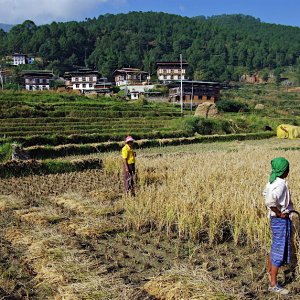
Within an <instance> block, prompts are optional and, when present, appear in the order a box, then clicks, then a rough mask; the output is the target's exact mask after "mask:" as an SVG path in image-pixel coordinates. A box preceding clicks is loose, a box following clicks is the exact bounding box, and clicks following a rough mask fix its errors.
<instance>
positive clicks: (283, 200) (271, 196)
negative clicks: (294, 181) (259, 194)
mask: <svg viewBox="0 0 300 300" xmlns="http://www.w3.org/2000/svg"><path fill="white" fill-rule="evenodd" d="M263 195H264V197H265V204H266V206H267V208H268V217H269V218H270V217H275V216H276V213H275V212H273V211H272V210H271V209H270V207H277V208H278V209H279V210H280V211H281V212H282V213H289V212H290V211H291V210H293V209H294V205H293V202H292V200H291V194H290V191H289V188H288V184H287V182H286V180H285V179H282V178H280V177H277V178H276V179H275V181H273V182H272V183H270V182H268V183H267V185H266V188H265V190H264V192H263Z"/></svg>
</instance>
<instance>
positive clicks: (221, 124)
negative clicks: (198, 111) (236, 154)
mask: <svg viewBox="0 0 300 300" xmlns="http://www.w3.org/2000/svg"><path fill="white" fill-rule="evenodd" d="M234 127H235V124H234V123H233V122H232V121H227V120H220V119H206V118H201V117H192V118H187V119H185V120H184V124H183V130H185V131H187V132H190V133H191V132H192V133H199V134H203V135H209V134H224V133H225V134H228V133H234V132H235V130H234Z"/></svg>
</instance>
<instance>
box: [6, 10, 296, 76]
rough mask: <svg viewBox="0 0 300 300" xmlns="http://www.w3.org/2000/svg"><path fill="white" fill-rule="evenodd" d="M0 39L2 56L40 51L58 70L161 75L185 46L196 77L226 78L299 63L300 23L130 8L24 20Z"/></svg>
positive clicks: (45, 62)
mask: <svg viewBox="0 0 300 300" xmlns="http://www.w3.org/2000/svg"><path fill="white" fill-rule="evenodd" d="M0 43H1V45H3V46H2V47H1V49H0V56H1V55H2V56H4V55H7V54H11V53H13V52H24V53H30V54H32V55H38V56H41V57H42V58H43V59H44V65H43V66H41V67H45V68H48V69H52V68H53V69H54V70H56V71H57V72H59V73H63V71H64V70H66V69H70V68H72V67H73V66H74V65H84V64H85V62H86V63H87V64H88V65H89V66H90V67H95V68H97V69H98V70H99V71H100V72H101V73H102V74H103V75H105V76H108V77H110V76H111V75H112V72H113V71H114V70H115V69H116V68H118V67H124V66H135V67H140V68H143V69H144V70H146V71H150V72H151V73H152V74H155V67H156V66H155V63H156V61H159V60H178V59H179V54H180V53H182V54H183V57H184V59H186V60H187V61H188V63H189V70H188V73H189V76H190V77H193V78H195V79H200V80H221V81H225V80H238V79H239V76H240V75H242V74H244V73H249V72H253V71H259V70H269V69H270V70H274V69H280V68H282V67H285V66H291V65H293V66H298V65H299V54H300V53H299V49H300V28H298V27H291V26H283V25H274V24H267V23H263V22H261V21H260V20H259V19H255V18H253V17H251V16H244V15H222V16H215V17H210V18H205V17H198V18H187V17H181V16H177V15H170V14H165V13H156V12H147V13H142V12H131V13H128V14H119V15H111V14H106V15H101V16H99V17H98V18H93V19H87V20H86V21H84V22H68V23H56V22H53V23H51V24H48V25H42V26H36V25H35V24H34V23H33V22H32V21H25V22H24V23H23V24H20V25H17V26H15V27H13V28H12V29H11V30H10V31H9V32H8V33H4V32H1V33H0ZM85 58H86V60H85Z"/></svg>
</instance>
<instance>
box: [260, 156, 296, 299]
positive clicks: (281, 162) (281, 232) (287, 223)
mask: <svg viewBox="0 0 300 300" xmlns="http://www.w3.org/2000/svg"><path fill="white" fill-rule="evenodd" d="M271 168H272V171H271V175H270V177H269V182H268V183H267V185H266V188H265V191H264V193H263V194H264V198H265V204H266V207H267V209H268V217H269V219H270V226H271V231H272V246H271V251H270V254H269V256H268V263H267V266H268V275H269V280H270V285H269V291H271V292H275V293H278V294H283V295H286V294H288V293H289V291H288V290H287V289H285V288H283V287H281V286H279V285H278V283H277V274H278V270H279V268H280V267H281V266H283V265H285V264H288V263H289V262H290V245H291V234H292V221H291V219H290V215H289V213H290V212H291V211H292V210H294V207H293V203H292V200H291V194H290V191H289V188H288V184H287V181H286V177H287V176H288V174H289V170H290V167H289V162H288V160H287V159H285V158H284V157H276V158H274V159H273V160H272V161H271Z"/></svg>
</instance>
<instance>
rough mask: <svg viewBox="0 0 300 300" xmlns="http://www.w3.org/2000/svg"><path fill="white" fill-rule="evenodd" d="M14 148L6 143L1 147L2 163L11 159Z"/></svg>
mask: <svg viewBox="0 0 300 300" xmlns="http://www.w3.org/2000/svg"><path fill="white" fill-rule="evenodd" d="M11 154H12V147H11V144H9V143H5V144H3V145H0V162H6V161H8V160H10V159H11Z"/></svg>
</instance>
